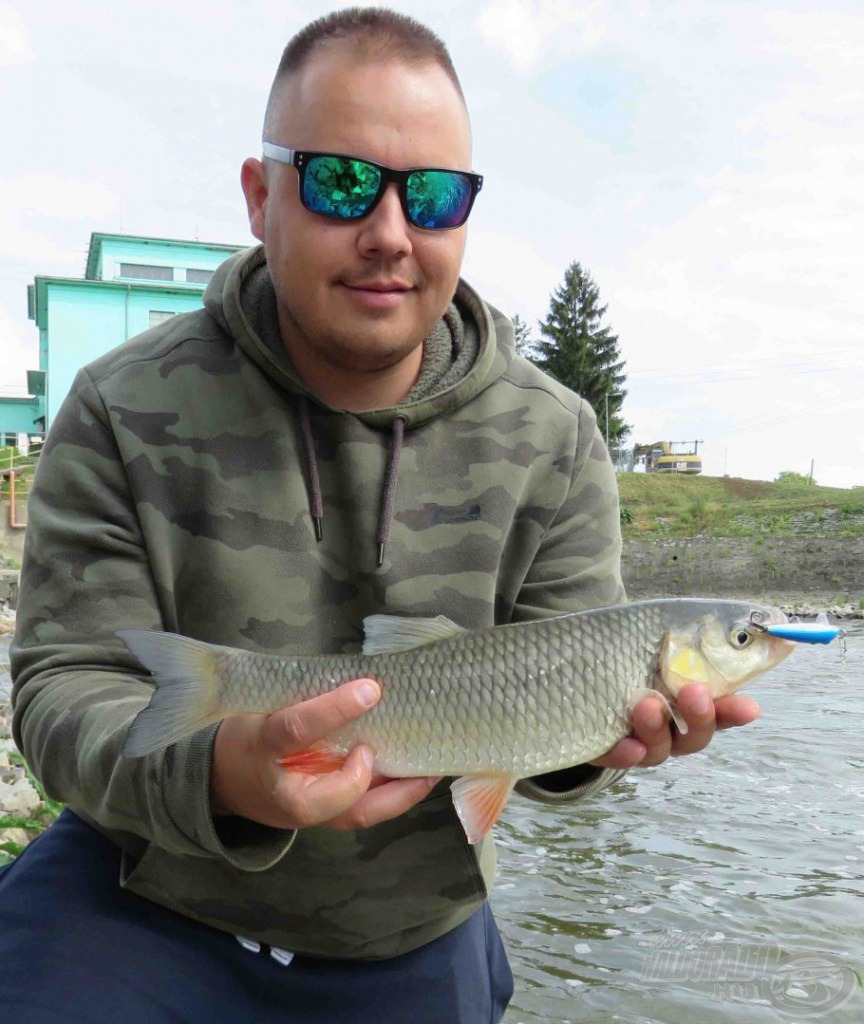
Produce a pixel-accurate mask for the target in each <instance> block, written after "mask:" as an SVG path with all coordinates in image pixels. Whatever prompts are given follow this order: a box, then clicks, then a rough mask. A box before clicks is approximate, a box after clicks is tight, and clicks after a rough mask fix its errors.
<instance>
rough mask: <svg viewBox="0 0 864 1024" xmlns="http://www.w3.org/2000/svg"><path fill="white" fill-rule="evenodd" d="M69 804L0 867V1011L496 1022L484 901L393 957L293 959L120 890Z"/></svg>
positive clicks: (498, 1001) (53, 1017)
mask: <svg viewBox="0 0 864 1024" xmlns="http://www.w3.org/2000/svg"><path fill="white" fill-rule="evenodd" d="M119 862H120V855H119V851H118V850H117V848H116V847H115V846H114V844H113V843H111V842H109V841H108V840H106V839H105V838H104V836H102V835H100V833H98V832H96V831H95V830H94V829H92V828H91V827H90V826H89V825H87V824H86V823H85V822H83V821H81V819H80V818H78V817H76V816H75V815H74V814H72V813H71V812H70V811H68V810H67V811H64V812H63V814H62V815H61V817H60V818H59V819H58V821H57V822H56V823H55V824H54V825H53V826H52V827H51V828H50V829H49V830H48V831H47V832H45V833H44V834H43V835H41V836H40V837H39V838H38V839H36V840H35V841H34V842H33V843H31V844H30V846H28V847H27V849H26V850H25V851H24V852H23V853H22V854H21V856H20V857H18V858H17V859H16V860H15V861H13V862H12V863H11V864H10V865H8V866H7V867H6V868H4V869H2V871H0V1010H2V1011H4V1012H3V1013H2V1015H0V1016H2V1019H3V1020H10V1021H12V1020H15V1021H21V1022H22V1024H60V1022H63V1024H66V1022H68V1024H187V1022H188V1024H229V1022H230V1024H271V1022H272V1024H299V1022H303V1024H307V1022H313V1021H314V1022H319V1021H320V1022H326V1024H373V1022H374V1024H402V1022H406V1024H496V1022H497V1021H500V1019H501V1017H502V1016H503V1014H504V1010H505V1008H506V1006H507V1003H508V1002H509V1000H510V997H511V995H512V993H513V977H512V974H511V973H510V967H509V965H508V963H507V957H506V955H505V953H504V947H503V945H502V943H501V938H500V936H499V934H498V929H497V927H496V925H495V921H494V919H493V917H492V914H491V912H490V910H489V907H488V904H487V905H484V906H483V907H481V908H480V910H478V911H477V912H476V913H475V914H474V915H473V916H472V917H470V918H469V919H468V920H467V921H465V922H464V923H463V924H462V925H460V926H459V927H458V928H455V929H454V930H453V931H451V932H450V933H449V934H447V935H444V936H442V937H441V938H440V939H436V940H435V941H434V942H430V943H429V944H428V945H426V946H424V947H422V948H421V949H417V950H414V951H413V952H411V953H406V954H405V955H404V956H400V957H395V958H393V959H392V960H381V961H373V962H358V961H344V960H321V959H317V958H313V957H303V956H295V957H294V959H293V960H291V962H290V963H289V964H288V965H287V966H283V964H282V963H280V962H278V961H277V960H276V959H274V957H273V956H272V955H271V950H270V949H269V948H268V947H267V946H264V947H263V948H262V949H261V950H260V952H257V953H256V952H253V951H250V950H249V949H246V948H244V947H243V946H241V945H240V943H239V942H238V941H237V939H236V938H235V937H234V936H232V935H228V934H226V933H224V932H220V931H217V930H216V929H213V928H208V927H207V926H205V925H201V924H198V923H197V922H195V921H192V920H189V919H188V918H185V917H183V916H182V915H180V914H175V913H172V912H171V911H169V910H166V909H165V908H163V907H160V906H158V905H157V904H155V903H150V902H149V901H148V900H145V899H142V898H140V897H138V896H135V895H134V894H133V893H129V892H125V891H124V890H123V889H121V888H120V886H119V883H118V877H119V868H120V863H119Z"/></svg>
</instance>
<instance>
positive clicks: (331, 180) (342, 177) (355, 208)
mask: <svg viewBox="0 0 864 1024" xmlns="http://www.w3.org/2000/svg"><path fill="white" fill-rule="evenodd" d="M380 186H381V172H380V171H379V170H378V168H377V167H373V166H372V164H367V163H366V162H365V161H363V160H351V159H348V158H347V157H341V156H316V157H313V158H312V159H311V160H310V161H309V163H308V164H307V166H306V174H305V176H304V178H303V205H304V206H306V208H307V209H309V210H311V211H312V212H313V213H322V214H324V216H325V217H338V218H340V219H343V220H353V219H355V218H357V217H363V216H364V215H365V214H366V213H368V212H369V207H370V206H371V205H372V203H373V202H374V201H375V197H376V196H377V195H378V189H379V188H380Z"/></svg>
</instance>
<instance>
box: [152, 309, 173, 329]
mask: <svg viewBox="0 0 864 1024" xmlns="http://www.w3.org/2000/svg"><path fill="white" fill-rule="evenodd" d="M176 315H177V314H176V313H171V312H169V311H168V310H167V309H151V310H150V326H151V327H158V326H159V324H164V323H165V321H166V320H170V319H171V317H172V316H176Z"/></svg>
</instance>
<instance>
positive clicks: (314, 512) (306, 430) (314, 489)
mask: <svg viewBox="0 0 864 1024" xmlns="http://www.w3.org/2000/svg"><path fill="white" fill-rule="evenodd" d="M299 402H300V434H301V436H302V438H303V457H304V459H305V460H306V478H307V481H308V484H309V514H310V515H311V516H312V524H313V526H314V527H315V540H316V541H318V542H319V543H320V541H321V538H322V537H323V536H324V503H323V501H322V500H321V481H320V479H319V478H318V462H317V460H316V458H315V442H314V440H313V439H312V421H311V419H310V418H309V399H308V398H307V397H306V396H305V395H300V396H299Z"/></svg>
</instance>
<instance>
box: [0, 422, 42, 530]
mask: <svg viewBox="0 0 864 1024" xmlns="http://www.w3.org/2000/svg"><path fill="white" fill-rule="evenodd" d="M44 444H45V435H44V434H30V435H28V437H27V443H26V444H23V445H14V446H11V447H9V448H8V449H5V450H4V451H3V452H2V457H0V478H2V481H3V492H4V493H5V497H7V498H8V500H9V529H10V530H25V529H26V528H27V523H26V521H21V520H20V518H19V515H20V511H21V509H22V508H26V502H27V498H28V496H29V494H30V484H31V481H32V474H33V470H34V468H35V466H36V462H37V460H38V458H39V455H40V453H41V451H42V447H43V445H44Z"/></svg>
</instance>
